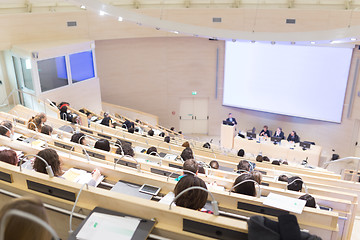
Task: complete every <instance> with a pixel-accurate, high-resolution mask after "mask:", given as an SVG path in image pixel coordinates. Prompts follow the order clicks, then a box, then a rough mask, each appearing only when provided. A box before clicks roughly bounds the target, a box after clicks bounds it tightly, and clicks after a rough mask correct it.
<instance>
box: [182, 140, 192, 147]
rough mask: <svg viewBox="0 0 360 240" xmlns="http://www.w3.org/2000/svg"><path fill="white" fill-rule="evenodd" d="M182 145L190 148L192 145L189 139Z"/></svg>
mask: <svg viewBox="0 0 360 240" xmlns="http://www.w3.org/2000/svg"><path fill="white" fill-rule="evenodd" d="M181 146H182V147H185V148H189V147H190V143H189V142H188V141H186V142H184V143H183V144H182V145H181Z"/></svg>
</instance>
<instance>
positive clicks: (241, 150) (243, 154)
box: [237, 149, 245, 157]
mask: <svg viewBox="0 0 360 240" xmlns="http://www.w3.org/2000/svg"><path fill="white" fill-rule="evenodd" d="M237 155H238V156H239V157H244V156H245V151H244V149H240V150H239V151H238V153H237Z"/></svg>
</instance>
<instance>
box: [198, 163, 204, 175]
mask: <svg viewBox="0 0 360 240" xmlns="http://www.w3.org/2000/svg"><path fill="white" fill-rule="evenodd" d="M198 173H201V174H206V173H205V168H204V167H203V165H202V164H199V171H198Z"/></svg>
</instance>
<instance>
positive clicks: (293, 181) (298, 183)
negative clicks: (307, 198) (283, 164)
mask: <svg viewBox="0 0 360 240" xmlns="http://www.w3.org/2000/svg"><path fill="white" fill-rule="evenodd" d="M302 184H303V181H302V179H301V178H300V177H298V176H294V177H290V178H289V179H288V186H287V189H288V190H292V191H296V192H300V191H301V189H302Z"/></svg>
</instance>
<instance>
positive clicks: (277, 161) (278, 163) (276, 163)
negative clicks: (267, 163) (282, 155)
mask: <svg viewBox="0 0 360 240" xmlns="http://www.w3.org/2000/svg"><path fill="white" fill-rule="evenodd" d="M271 164H274V165H278V166H280V161H279V160H273V161H272V163H271Z"/></svg>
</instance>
